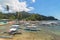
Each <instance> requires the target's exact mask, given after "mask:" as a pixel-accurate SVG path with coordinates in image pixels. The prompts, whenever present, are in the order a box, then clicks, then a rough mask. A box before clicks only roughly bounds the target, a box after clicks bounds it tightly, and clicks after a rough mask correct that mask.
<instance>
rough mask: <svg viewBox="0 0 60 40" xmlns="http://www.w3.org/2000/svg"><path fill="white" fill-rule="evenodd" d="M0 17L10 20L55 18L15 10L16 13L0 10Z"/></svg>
mask: <svg viewBox="0 0 60 40" xmlns="http://www.w3.org/2000/svg"><path fill="white" fill-rule="evenodd" d="M0 19H10V20H15V19H19V20H32V21H36V20H38V21H40V20H57V19H56V18H54V17H53V16H44V15H40V14H35V13H28V12H24V11H23V12H16V13H2V12H0Z"/></svg>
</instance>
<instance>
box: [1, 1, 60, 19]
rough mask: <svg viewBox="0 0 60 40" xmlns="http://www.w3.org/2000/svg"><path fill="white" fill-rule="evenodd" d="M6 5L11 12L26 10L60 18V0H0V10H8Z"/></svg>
mask: <svg viewBox="0 0 60 40" xmlns="http://www.w3.org/2000/svg"><path fill="white" fill-rule="evenodd" d="M6 5H8V6H9V8H10V10H9V12H16V11H18V12H20V11H26V12H31V13H39V14H41V15H45V16H54V17H56V18H58V19H60V0H0V11H2V12H6V10H5V9H6Z"/></svg>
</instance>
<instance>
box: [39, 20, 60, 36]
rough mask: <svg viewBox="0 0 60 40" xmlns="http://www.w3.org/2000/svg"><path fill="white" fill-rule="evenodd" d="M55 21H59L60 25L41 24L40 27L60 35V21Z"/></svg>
mask: <svg viewBox="0 0 60 40" xmlns="http://www.w3.org/2000/svg"><path fill="white" fill-rule="evenodd" d="M45 22H46V21H45ZM48 22H49V21H48ZM55 22H57V23H58V24H59V25H50V26H44V25H42V26H39V27H40V28H41V29H43V30H44V31H47V32H50V33H54V34H56V35H60V21H55Z"/></svg>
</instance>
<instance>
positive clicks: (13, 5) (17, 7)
mask: <svg viewBox="0 0 60 40" xmlns="http://www.w3.org/2000/svg"><path fill="white" fill-rule="evenodd" d="M6 5H8V6H9V9H10V10H9V12H21V11H26V12H28V11H31V10H33V9H34V8H33V7H28V5H27V3H26V1H23V2H19V0H0V11H3V12H7V11H6Z"/></svg>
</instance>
